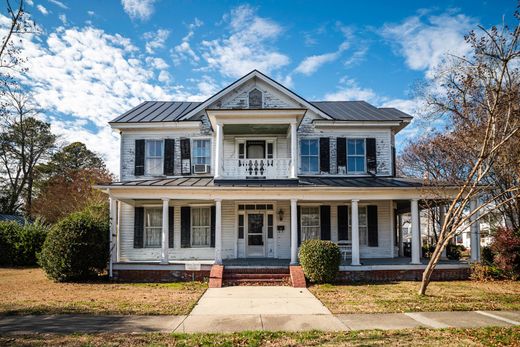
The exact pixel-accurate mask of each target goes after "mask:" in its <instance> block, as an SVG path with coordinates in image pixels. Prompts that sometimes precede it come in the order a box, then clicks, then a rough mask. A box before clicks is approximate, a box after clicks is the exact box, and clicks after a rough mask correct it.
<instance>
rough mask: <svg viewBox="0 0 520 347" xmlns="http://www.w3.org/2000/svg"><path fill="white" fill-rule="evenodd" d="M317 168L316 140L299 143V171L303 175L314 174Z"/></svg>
mask: <svg viewBox="0 0 520 347" xmlns="http://www.w3.org/2000/svg"><path fill="white" fill-rule="evenodd" d="M318 168H319V145H318V140H317V139H312V140H308V139H302V140H301V141H300V169H301V172H304V173H316V172H318Z"/></svg>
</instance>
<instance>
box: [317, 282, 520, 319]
mask: <svg viewBox="0 0 520 347" xmlns="http://www.w3.org/2000/svg"><path fill="white" fill-rule="evenodd" d="M419 286H420V282H404V281H403V282H395V283H372V284H352V285H330V284H324V285H315V286H311V287H310V288H309V290H310V291H311V292H312V293H313V294H314V295H316V297H317V298H318V299H320V300H321V301H322V302H323V304H324V305H325V306H327V307H328V308H329V309H330V310H331V312H332V313H390V312H417V311H473V310H520V282H513V281H496V282H477V281H449V282H448V281H447V282H432V283H430V285H429V287H428V291H427V295H426V296H420V295H418V294H417V291H418V290H419Z"/></svg>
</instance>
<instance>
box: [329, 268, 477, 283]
mask: <svg viewBox="0 0 520 347" xmlns="http://www.w3.org/2000/svg"><path fill="white" fill-rule="evenodd" d="M423 272H424V270H370V271H340V272H339V273H338V276H337V277H336V280H337V282H390V281H420V280H421V279H422V274H423ZM469 275H470V269H469V268H461V269H436V270H434V271H433V274H432V281H455V280H465V279H468V278H469Z"/></svg>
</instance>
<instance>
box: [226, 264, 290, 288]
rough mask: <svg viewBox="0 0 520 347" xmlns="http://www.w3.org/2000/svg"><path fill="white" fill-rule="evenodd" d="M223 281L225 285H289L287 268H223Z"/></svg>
mask: <svg viewBox="0 0 520 347" xmlns="http://www.w3.org/2000/svg"><path fill="white" fill-rule="evenodd" d="M223 283H224V285H226V286H240V285H249V286H252V285H263V286H284V285H285V286H286V285H290V284H291V281H290V274H289V269H288V268H250V267H245V268H225V269H224V278H223Z"/></svg>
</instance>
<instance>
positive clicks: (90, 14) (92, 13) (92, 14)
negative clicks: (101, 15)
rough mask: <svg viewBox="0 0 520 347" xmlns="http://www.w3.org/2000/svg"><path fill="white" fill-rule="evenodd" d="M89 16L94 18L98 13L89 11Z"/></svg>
mask: <svg viewBox="0 0 520 347" xmlns="http://www.w3.org/2000/svg"><path fill="white" fill-rule="evenodd" d="M87 14H88V15H89V16H94V15H95V14H96V12H94V11H87Z"/></svg>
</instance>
